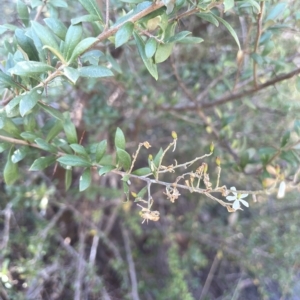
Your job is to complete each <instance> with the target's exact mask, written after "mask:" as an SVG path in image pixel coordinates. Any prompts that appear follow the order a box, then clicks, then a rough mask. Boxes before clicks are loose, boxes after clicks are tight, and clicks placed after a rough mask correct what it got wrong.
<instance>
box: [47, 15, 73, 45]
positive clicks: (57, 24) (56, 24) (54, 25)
mask: <svg viewBox="0 0 300 300" xmlns="http://www.w3.org/2000/svg"><path fill="white" fill-rule="evenodd" d="M44 22H45V23H46V24H47V26H48V27H49V28H50V29H51V30H52V31H53V33H54V34H55V35H57V36H58V37H59V38H60V39H61V40H65V37H66V34H67V30H68V29H67V27H66V26H65V24H64V23H63V22H62V21H60V20H59V19H55V18H46V19H44Z"/></svg>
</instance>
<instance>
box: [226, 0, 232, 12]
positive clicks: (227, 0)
mask: <svg viewBox="0 0 300 300" xmlns="http://www.w3.org/2000/svg"><path fill="white" fill-rule="evenodd" d="M224 7H225V9H224V12H226V11H228V10H230V9H231V8H233V7H234V0H224Z"/></svg>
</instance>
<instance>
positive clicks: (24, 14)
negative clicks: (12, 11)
mask: <svg viewBox="0 0 300 300" xmlns="http://www.w3.org/2000/svg"><path fill="white" fill-rule="evenodd" d="M17 11H18V15H19V17H20V19H21V21H22V22H23V24H24V25H25V26H28V24H29V12H28V7H27V5H26V4H25V3H24V2H23V1H21V0H17Z"/></svg>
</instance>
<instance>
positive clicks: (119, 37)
mask: <svg viewBox="0 0 300 300" xmlns="http://www.w3.org/2000/svg"><path fill="white" fill-rule="evenodd" d="M133 26H134V25H133V23H132V22H127V23H125V24H124V25H123V26H122V27H121V28H120V29H119V30H118V31H117V33H116V36H115V45H116V48H118V47H120V46H122V45H123V44H125V43H127V42H128V40H129V39H130V37H131V35H132V31H133Z"/></svg>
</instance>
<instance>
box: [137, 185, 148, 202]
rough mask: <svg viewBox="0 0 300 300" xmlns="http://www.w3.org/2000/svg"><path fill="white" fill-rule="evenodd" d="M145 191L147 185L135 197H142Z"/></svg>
mask: <svg viewBox="0 0 300 300" xmlns="http://www.w3.org/2000/svg"><path fill="white" fill-rule="evenodd" d="M147 191H148V187H147V186H144V187H143V188H142V189H141V190H140V191H139V192H138V194H137V198H141V199H143V198H144V196H145V194H146V192H147Z"/></svg>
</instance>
